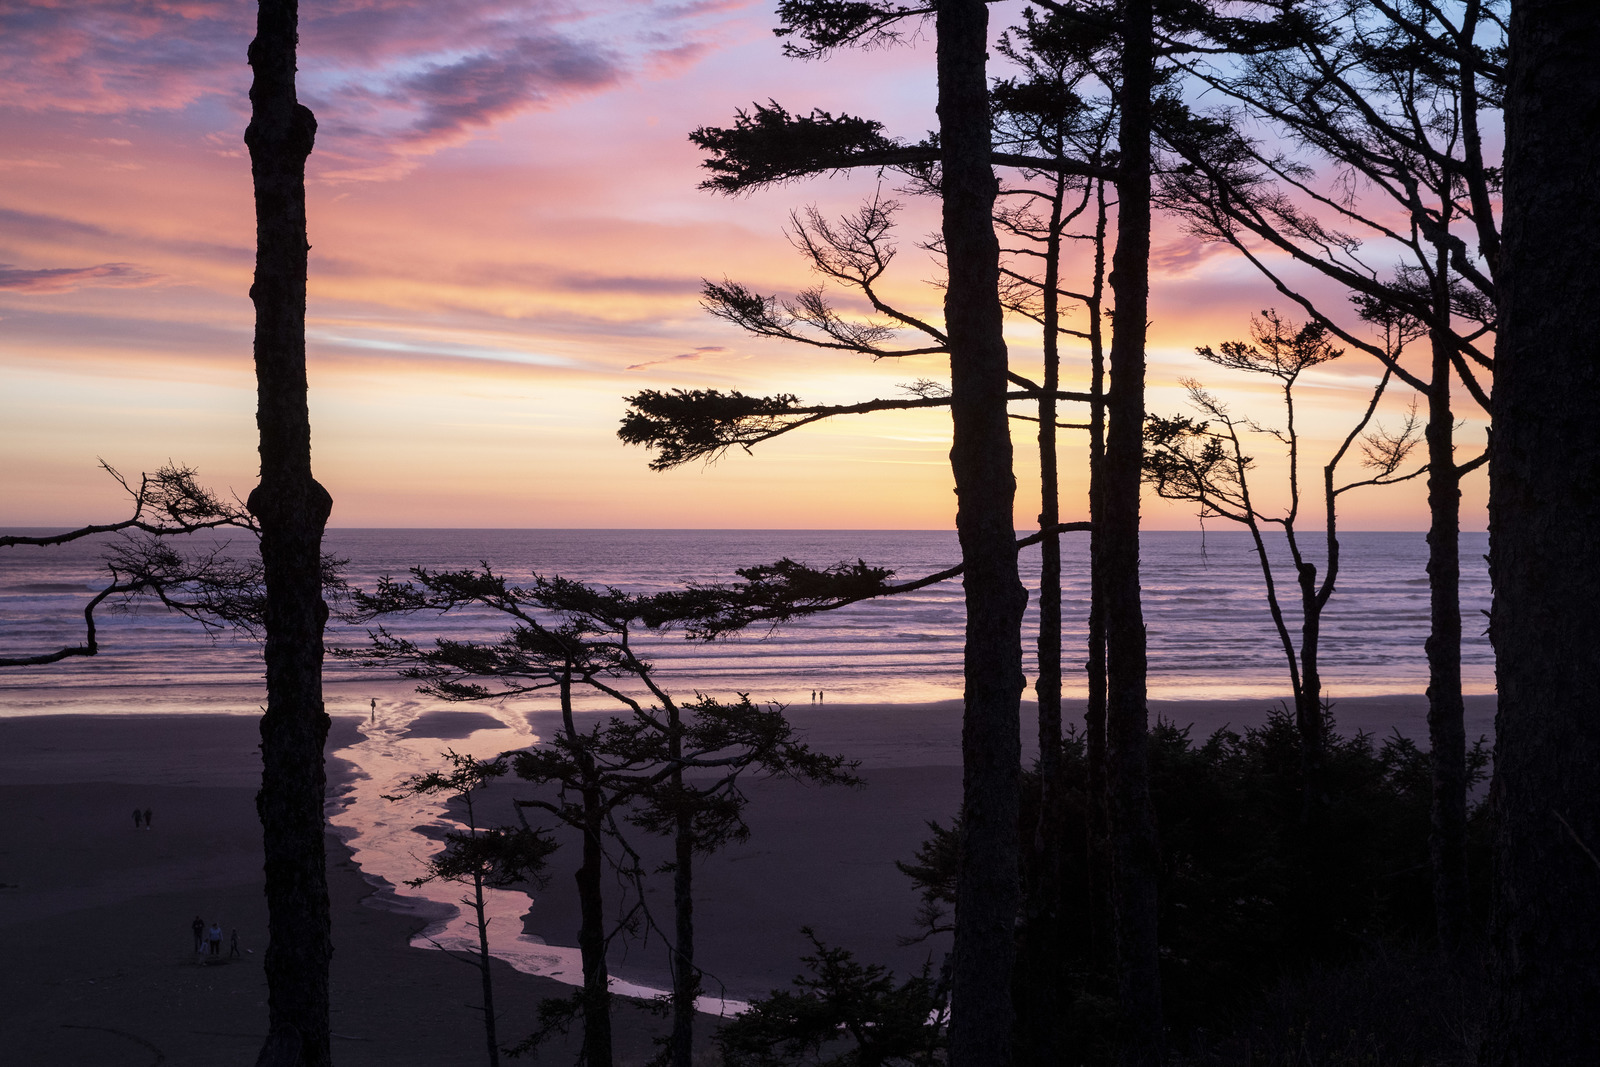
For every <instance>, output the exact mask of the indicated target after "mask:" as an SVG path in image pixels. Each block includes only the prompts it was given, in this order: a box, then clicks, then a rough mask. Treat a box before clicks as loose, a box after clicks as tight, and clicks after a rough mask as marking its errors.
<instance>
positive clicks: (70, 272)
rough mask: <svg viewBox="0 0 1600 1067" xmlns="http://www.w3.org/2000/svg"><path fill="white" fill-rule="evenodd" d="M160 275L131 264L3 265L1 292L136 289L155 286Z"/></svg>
mask: <svg viewBox="0 0 1600 1067" xmlns="http://www.w3.org/2000/svg"><path fill="white" fill-rule="evenodd" d="M160 280H161V276H160V275H158V274H151V273H149V272H148V271H143V270H140V269H139V268H138V267H136V266H134V265H133V264H132V263H101V264H100V265H99V266H95V267H52V268H48V269H45V270H23V269H21V268H19V267H13V266H12V265H11V264H9V263H0V291H4V292H12V293H70V292H72V291H73V290H75V289H86V288H90V287H97V288H102V289H137V288H140V287H142V286H146V285H154V284H156V282H158V281H160Z"/></svg>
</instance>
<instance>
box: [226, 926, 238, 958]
mask: <svg viewBox="0 0 1600 1067" xmlns="http://www.w3.org/2000/svg"><path fill="white" fill-rule="evenodd" d="M228 958H229V959H230V960H236V959H238V958H239V931H238V930H237V929H235V930H234V931H233V936H232V937H230V938H228Z"/></svg>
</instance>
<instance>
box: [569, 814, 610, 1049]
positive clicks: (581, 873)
mask: <svg viewBox="0 0 1600 1067" xmlns="http://www.w3.org/2000/svg"><path fill="white" fill-rule="evenodd" d="M583 810H584V828H583V863H582V864H581V865H580V866H579V867H578V872H577V874H576V875H575V876H574V878H575V880H576V882H577V885H578V913H579V919H578V923H579V925H578V951H579V954H580V955H581V956H582V958H583V1048H582V1051H581V1052H580V1053H579V1055H580V1062H581V1063H582V1064H583V1065H584V1067H611V975H610V972H609V971H608V970H607V968H606V914H605V901H604V899H603V896H602V888H601V886H602V883H601V878H602V876H603V875H604V873H605V856H604V854H603V852H602V849H601V834H602V833H604V823H603V818H604V816H603V814H602V811H601V797H600V791H599V789H598V788H596V787H593V786H588V787H585V788H584V791H583Z"/></svg>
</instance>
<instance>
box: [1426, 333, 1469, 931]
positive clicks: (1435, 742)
mask: <svg viewBox="0 0 1600 1067" xmlns="http://www.w3.org/2000/svg"><path fill="white" fill-rule="evenodd" d="M1436 306H1438V305H1437V304H1436ZM1452 373H1453V371H1452V370H1451V368H1450V341H1449V338H1448V337H1446V336H1444V335H1443V332H1442V331H1440V330H1436V331H1435V332H1434V337H1433V374H1432V379H1431V381H1430V382H1429V393H1428V429H1427V439H1428V614H1429V628H1428V640H1427V643H1426V645H1425V648H1426V649H1427V654H1428V741H1429V746H1430V749H1431V751H1430V754H1429V762H1430V764H1431V767H1432V777H1433V784H1432V793H1431V800H1430V805H1431V808H1432V827H1431V830H1430V833H1429V835H1428V852H1429V859H1430V860H1431V862H1432V867H1433V908H1434V916H1435V920H1436V922H1435V926H1436V928H1437V930H1438V934H1439V944H1440V946H1441V947H1442V948H1444V949H1445V950H1446V951H1452V950H1454V949H1455V948H1457V947H1458V946H1459V945H1460V944H1461V941H1462V939H1463V938H1464V937H1465V936H1466V933H1467V927H1468V920H1469V911H1470V907H1469V904H1468V898H1467V730H1466V724H1465V719H1464V714H1465V709H1464V705H1463V703H1462V699H1461V549H1460V540H1461V537H1460V534H1461V477H1460V475H1459V474H1458V473H1457V472H1456V460H1455V443H1454V436H1455V425H1454V419H1455V416H1454V415H1453V414H1452V413H1451V411H1450V378H1451V375H1452Z"/></svg>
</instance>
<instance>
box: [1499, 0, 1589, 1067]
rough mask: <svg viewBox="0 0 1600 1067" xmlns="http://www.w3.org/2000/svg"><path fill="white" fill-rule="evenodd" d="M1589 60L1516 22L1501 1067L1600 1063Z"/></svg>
mask: <svg viewBox="0 0 1600 1067" xmlns="http://www.w3.org/2000/svg"><path fill="white" fill-rule="evenodd" d="M1596 55H1600V5H1595V4H1591V3H1583V2H1577V0H1517V2H1516V3H1514V4H1513V6H1512V11H1511V27H1510V60H1509V70H1508V84H1507V95H1506V151H1505V175H1506V178H1505V191H1504V204H1505V228H1504V247H1503V249H1502V256H1503V259H1502V265H1501V273H1500V276H1499V278H1498V282H1499V285H1500V300H1501V307H1500V334H1499V343H1498V345H1497V359H1496V366H1495V382H1494V412H1493V414H1494V436H1493V442H1492V446H1491V448H1492V454H1491V457H1490V467H1489V522H1490V546H1491V549H1490V551H1491V570H1490V573H1491V576H1492V578H1493V581H1494V591H1495V598H1494V609H1493V614H1492V618H1491V632H1492V635H1493V638H1494V647H1495V674H1496V679H1497V681H1498V686H1499V710H1498V713H1497V714H1496V716H1495V781H1494V788H1493V795H1494V814H1495V820H1496V824H1495V846H1494V889H1495V895H1494V948H1495V978H1496V987H1497V988H1496V994H1497V996H1496V1002H1495V1008H1494V1014H1493V1019H1492V1024H1491V1029H1490V1037H1489V1042H1488V1049H1487V1053H1488V1054H1487V1055H1486V1057H1485V1059H1484V1062H1486V1063H1489V1064H1495V1065H1513V1064H1514V1065H1518V1067H1534V1065H1543V1064H1577V1063H1600V863H1597V862H1596V860H1595V856H1596V854H1600V789H1597V788H1596V783H1597V782H1600V656H1597V655H1596V652H1595V650H1596V649H1597V648H1600V610H1597V605H1600V536H1596V531H1597V530H1600V461H1597V459H1596V457H1597V456H1600V421H1597V420H1596V418H1595V412H1596V411H1600V333H1597V332H1596V329H1595V309H1596V308H1600V136H1596V135H1595V121H1596V116H1600V77H1597V76H1596V71H1595V56H1596Z"/></svg>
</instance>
